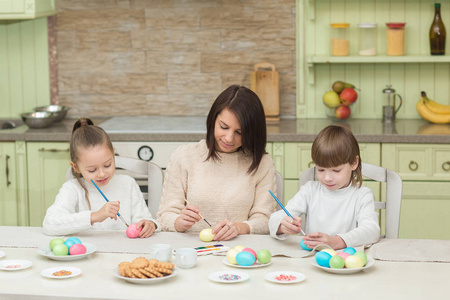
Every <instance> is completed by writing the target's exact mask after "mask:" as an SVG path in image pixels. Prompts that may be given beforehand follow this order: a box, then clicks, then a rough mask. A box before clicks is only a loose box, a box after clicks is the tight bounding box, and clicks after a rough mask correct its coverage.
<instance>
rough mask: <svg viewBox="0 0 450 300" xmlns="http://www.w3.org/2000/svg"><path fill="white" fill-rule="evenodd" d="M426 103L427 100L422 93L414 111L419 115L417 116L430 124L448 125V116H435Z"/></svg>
mask: <svg viewBox="0 0 450 300" xmlns="http://www.w3.org/2000/svg"><path fill="white" fill-rule="evenodd" d="M427 101H428V99H427V98H426V94H425V92H422V97H421V98H420V100H419V102H417V104H416V110H417V112H418V113H419V115H420V116H421V117H422V118H424V119H425V120H427V121H428V122H431V123H436V124H449V123H450V114H437V113H435V112H432V111H431V110H430V109H429V108H428V106H427V105H426V102H427Z"/></svg>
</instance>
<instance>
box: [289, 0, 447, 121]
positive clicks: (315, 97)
mask: <svg viewBox="0 0 450 300" xmlns="http://www.w3.org/2000/svg"><path fill="white" fill-rule="evenodd" d="M440 2H441V3H442V9H443V11H442V13H443V15H444V23H445V24H447V25H449V24H450V19H445V16H448V15H450V0H442V1H440ZM296 9H297V13H296V15H297V28H298V30H297V39H298V47H297V62H298V64H297V75H298V76H297V80H298V81H297V86H298V91H300V92H299V93H298V96H297V117H298V118H325V116H326V107H325V105H322V104H321V102H322V96H323V94H324V93H325V92H326V91H329V90H331V84H332V83H333V82H334V81H337V80H341V81H345V82H349V83H352V84H354V85H355V86H356V87H358V88H359V89H360V91H358V94H359V95H358V96H359V97H358V101H357V102H356V103H355V105H354V106H353V107H352V118H358V119H381V118H382V107H383V105H387V104H384V103H383V102H382V101H383V95H382V90H383V89H384V88H385V87H386V85H388V84H391V85H392V87H393V88H394V89H395V90H396V91H397V93H398V94H400V95H401V96H402V97H403V99H404V100H405V103H404V105H403V106H402V107H401V109H400V110H399V112H398V114H397V116H396V117H397V119H420V116H419V115H418V114H417V111H416V109H415V103H416V102H417V101H418V100H419V98H420V91H422V90H424V91H426V92H427V94H428V95H431V96H429V97H430V99H438V101H439V102H440V103H442V104H447V105H448V104H450V89H449V88H447V87H448V85H449V80H450V64H449V62H450V55H443V56H431V55H430V49H429V40H428V32H429V29H430V25H431V22H432V19H433V16H434V2H430V1H424V0H412V1H403V0H391V1H385V0H371V1H360V0H334V1H329V0H302V1H297V6H296ZM344 22H345V23H350V28H349V36H350V55H349V56H341V57H338V56H331V54H330V53H331V51H330V48H331V46H330V23H344ZM362 22H376V23H377V24H378V26H377V53H378V55H376V56H358V54H357V53H358V36H359V35H358V26H357V24H358V23H362ZM387 22H406V27H405V35H406V36H405V49H406V55H405V56H387V55H386V25H385V24H386V23H387ZM447 43H448V41H447ZM448 49H449V47H448V46H447V52H448ZM443 87H444V88H443ZM319 103H320V104H319Z"/></svg>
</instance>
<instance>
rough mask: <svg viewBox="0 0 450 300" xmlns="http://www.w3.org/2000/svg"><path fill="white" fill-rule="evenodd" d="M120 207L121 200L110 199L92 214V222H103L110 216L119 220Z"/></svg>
mask: <svg viewBox="0 0 450 300" xmlns="http://www.w3.org/2000/svg"><path fill="white" fill-rule="evenodd" d="M119 209H120V201H109V202H106V203H105V205H103V207H102V208H100V210H99V211H96V212H93V213H92V214H91V224H94V223H98V222H103V221H105V220H106V219H108V218H111V219H114V220H117V213H118V212H119Z"/></svg>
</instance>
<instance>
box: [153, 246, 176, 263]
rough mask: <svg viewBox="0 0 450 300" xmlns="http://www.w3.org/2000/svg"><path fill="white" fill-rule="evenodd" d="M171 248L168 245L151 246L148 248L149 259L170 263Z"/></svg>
mask: <svg viewBox="0 0 450 300" xmlns="http://www.w3.org/2000/svg"><path fill="white" fill-rule="evenodd" d="M171 257H172V247H171V246H170V245H169V244H153V245H151V246H150V258H154V259H157V260H159V261H170V258H171Z"/></svg>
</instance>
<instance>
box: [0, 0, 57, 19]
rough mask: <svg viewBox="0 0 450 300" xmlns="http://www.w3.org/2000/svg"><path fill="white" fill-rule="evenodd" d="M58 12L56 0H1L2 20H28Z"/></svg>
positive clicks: (0, 12) (0, 13) (0, 14)
mask: <svg viewBox="0 0 450 300" xmlns="http://www.w3.org/2000/svg"><path fill="white" fill-rule="evenodd" d="M54 14H56V5H55V0H1V1H0V20H26V19H35V18H41V17H46V16H51V15H54Z"/></svg>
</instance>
